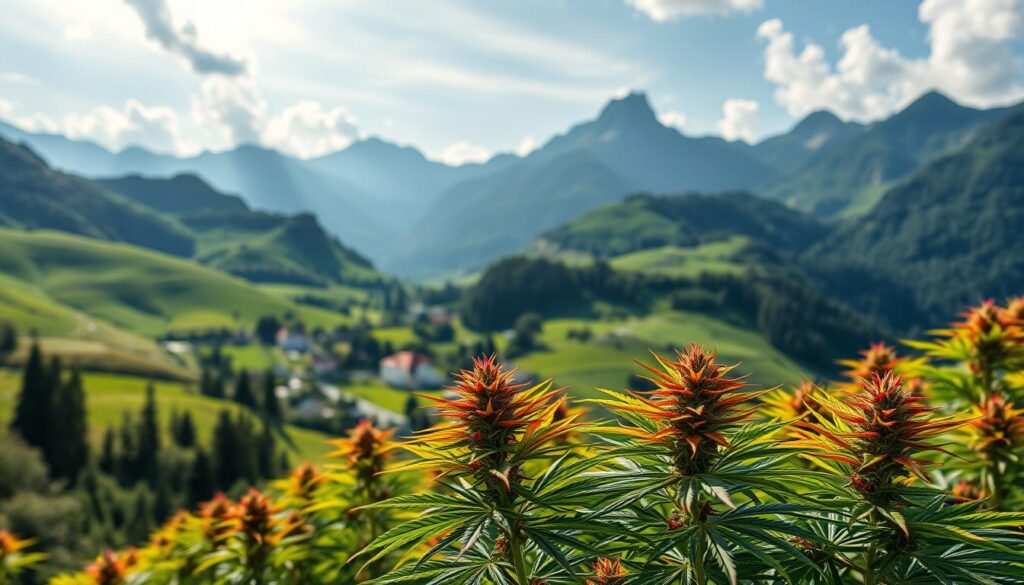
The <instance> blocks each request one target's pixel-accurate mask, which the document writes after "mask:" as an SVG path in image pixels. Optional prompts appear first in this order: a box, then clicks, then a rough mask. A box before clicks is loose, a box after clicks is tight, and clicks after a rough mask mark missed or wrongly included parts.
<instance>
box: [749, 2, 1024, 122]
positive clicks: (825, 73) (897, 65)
mask: <svg viewBox="0 0 1024 585" xmlns="http://www.w3.org/2000/svg"><path fill="white" fill-rule="evenodd" d="M918 15H919V17H920V19H921V20H922V22H925V23H927V24H928V25H929V42H930V49H931V50H930V53H929V55H928V57H927V58H922V59H909V58H907V57H905V56H903V55H902V54H900V52H899V51H897V50H895V49H893V48H889V47H885V46H883V45H882V44H880V43H879V42H878V41H877V40H876V39H875V38H874V37H873V36H872V34H871V30H870V28H869V27H868V26H867V25H861V26H858V27H854V28H851V29H849V30H847V31H846V32H844V33H843V35H842V36H841V37H840V41H839V45H840V47H841V49H842V56H841V57H840V58H839V60H838V61H837V62H836V64H835V67H833V66H832V65H831V64H829V62H828V61H827V60H826V59H825V52H824V50H823V49H822V48H821V46H819V45H817V44H815V43H806V44H805V45H804V47H803V48H802V49H801V50H800V51H799V52H798V51H797V47H796V43H795V41H794V38H793V34H792V33H790V32H787V31H786V30H785V29H784V27H783V24H782V21H781V20H779V19H772V20H769V21H766V22H764V23H763V24H761V26H760V27H759V28H758V31H757V36H758V37H760V38H763V39H766V40H767V41H768V45H767V47H766V48H765V78H766V79H767V80H768V81H771V82H772V83H774V84H776V85H777V86H778V87H777V89H776V91H775V99H776V101H778V102H779V103H780V104H781V105H783V106H785V107H786V109H787V110H788V111H789V113H790V114H791V115H793V116H802V115H804V114H807V113H809V112H811V111H814V110H820V109H828V110H832V111H833V112H835V113H836V114H838V115H839V116H841V117H844V118H847V119H853V120H859V121H870V120H874V119H878V118H881V117H884V116H886V115H888V114H890V113H892V112H893V111H894V110H897V109H899V108H901V107H903V106H905V105H906V104H907V103H909V102H910V101H912V100H913V99H915V98H916V97H918V96H920V95H921V94H922V93H924V92H925V91H928V90H929V89H939V90H940V91H943V92H944V93H946V94H948V95H950V96H951V97H953V98H954V99H956V100H958V101H962V102H965V103H968V104H971V105H975V106H980V107H987V106H992V105H997V104H1005V103H1009V102H1012V101H1016V100H1019V99H1021V98H1022V97H1024V59H1022V58H1021V57H1019V56H1018V55H1016V54H1015V53H1014V51H1013V46H1012V45H1013V43H1014V42H1016V41H1018V40H1020V39H1024V0H974V1H972V2H963V1H960V0H924V2H922V3H921V5H920V8H919V10H918Z"/></svg>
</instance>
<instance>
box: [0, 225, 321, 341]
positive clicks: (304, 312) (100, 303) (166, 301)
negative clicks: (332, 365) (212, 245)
mask: <svg viewBox="0 0 1024 585" xmlns="http://www.w3.org/2000/svg"><path fill="white" fill-rule="evenodd" d="M0 249H2V250H3V251H4V253H3V254H0V274H4V275H7V276H8V277H10V278H14V279H17V280H18V281H21V282H23V283H25V285H27V286H31V287H35V288H37V289H39V290H40V291H43V292H44V293H45V294H46V295H47V296H48V297H49V298H51V299H53V300H55V301H57V302H58V303H61V304H63V305H66V306H69V307H72V308H74V309H76V310H78V311H81V312H83V313H85V314H87V315H89V316H90V317H95V318H98V319H102V320H104V321H107V322H110V323H112V324H114V325H116V326H118V327H121V328H123V329H126V330H128V331H132V332H134V333H138V334H141V335H144V336H147V337H153V336H160V335H164V334H166V333H168V332H171V331H179V332H180V331H188V330H193V329H196V330H209V329H216V328H220V327H235V326H239V325H241V326H245V327H248V326H251V325H252V323H254V322H255V320H256V319H258V318H259V317H261V316H263V315H278V316H283V315H284V314H286V313H293V314H296V315H298V316H299V317H300V318H303V317H304V316H305V317H310V316H311V315H312V313H310V312H309V311H311V310H310V309H307V308H305V307H298V306H296V305H293V304H291V303H289V302H286V301H283V300H280V299H278V298H275V297H273V296H270V295H269V294H267V293H264V292H263V291H261V290H259V289H258V288H256V287H255V286H254V285H252V284H249V283H247V282H245V281H243V280H241V279H238V278H234V277H231V276H228V275H226V274H224V273H221V272H218V271H216V270H213V269H211V268H206V267H203V266H200V265H198V264H195V263H194V262H191V261H188V260H182V259H180V258H174V257H172V256H167V255H164V254H159V253H156V252H150V251H148V250H144V249H142V248H138V247H134V246H129V245H124V244H116V243H109V242H102V241H99V240H93V239H89V238H82V237H79V236H75V235H71V234H65V233H58V232H45V231H39V232H22V231H13V230H6V229H0ZM336 317H337V320H339V321H340V320H341V317H340V316H336ZM315 318H317V319H320V320H321V322H323V323H325V326H326V325H328V324H330V321H331V320H330V315H329V314H326V313H321V312H316V316H315Z"/></svg>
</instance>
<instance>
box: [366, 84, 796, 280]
mask: <svg viewBox="0 0 1024 585" xmlns="http://www.w3.org/2000/svg"><path fill="white" fill-rule="evenodd" d="M748 150H749V147H746V146H745V145H743V146H741V145H738V144H734V143H729V142H726V141H724V140H721V139H718V138H692V137H688V136H684V135H682V134H680V133H679V132H677V131H676V130H674V129H671V128H667V127H665V126H663V125H662V124H661V123H660V122H659V121H658V119H657V117H656V116H655V114H654V112H653V110H652V109H651V107H650V104H649V103H648V101H647V98H646V96H645V95H643V94H639V93H634V94H630V95H629V96H626V97H624V98H622V99H618V100H614V101H612V102H610V103H609V104H608V105H607V106H606V107H605V108H604V110H603V111H602V112H601V114H600V116H598V118H597V119H595V120H593V121H590V122H586V123H583V124H579V125H577V126H575V127H573V128H572V129H570V130H569V132H567V133H566V134H564V135H561V136H557V137H555V138H553V139H552V140H551V141H549V142H548V143H547V144H545V145H544V146H543V147H542V148H540V149H538V150H536V151H534V152H533V153H531V154H530V155H529V156H527V157H525V158H523V159H520V160H516V161H510V162H509V163H507V164H506V165H505V167H504V169H501V170H494V171H491V172H489V173H487V174H483V175H481V176H479V177H476V178H472V179H468V180H465V181H463V182H461V183H458V184H456V185H454V186H453V187H451V188H450V189H449V190H447V191H446V192H444V193H442V194H441V195H439V196H438V197H437V198H436V200H435V201H434V203H433V204H432V205H431V206H430V207H429V208H428V209H427V210H426V212H425V213H424V214H423V216H422V218H421V219H420V220H419V221H418V222H417V223H416V224H415V225H414V227H413V228H412V229H411V230H410V232H409V233H408V234H407V235H406V237H405V238H403V239H400V240H398V241H397V243H396V244H395V245H394V247H392V248H391V253H390V254H389V255H388V256H387V257H385V259H384V260H383V262H382V265H383V267H384V268H386V269H388V270H389V271H392V272H395V273H398V274H402V275H406V276H414V277H425V276H430V275H437V274H440V273H444V272H451V271H459V270H466V269H472V268H476V267H480V266H482V265H483V264H485V263H486V262H487V261H489V260H492V259H494V258H497V257H500V256H502V255H504V254H508V253H510V252H513V251H515V250H517V249H519V248H521V247H522V246H523V245H524V244H526V243H527V242H529V241H530V240H531V239H532V238H533V237H535V236H536V235H538V234H540V233H541V232H543V231H544V230H546V229H548V228H551V227H554V226H556V225H559V224H561V223H563V222H565V221H568V220H570V219H572V218H573V217H575V216H577V215H579V214H580V213H582V212H585V211H588V210H590V209H593V208H595V207H597V206H599V205H602V204H605V203H609V202H612V201H616V200H619V199H621V198H623V197H625V196H627V195H630V194H633V193H638V192H679V191H687V190H713V191H719V190H724V189H740V188H752V187H755V186H758V185H763V184H767V183H769V182H771V181H773V180H776V179H777V178H778V175H777V174H776V173H775V172H774V171H773V170H772V169H770V168H769V167H768V166H767V165H766V164H764V163H762V162H761V161H760V160H758V159H757V158H756V157H755V156H754V155H753V154H752V153H750V152H749V151H748Z"/></svg>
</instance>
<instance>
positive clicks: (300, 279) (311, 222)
mask: <svg viewBox="0 0 1024 585" xmlns="http://www.w3.org/2000/svg"><path fill="white" fill-rule="evenodd" d="M0 226H7V227H16V228H22V229H25V228H28V229H52V230H59V231H64V232H70V233H74V234H79V235H83V236H88V237H91V238H95V239H99V240H108V241H112V242H124V243H128V244H133V245H136V246H139V247H142V248H149V249H151V250H156V251H159V252H164V253H167V254H172V255H176V256H182V257H186V258H194V259H196V260H198V261H199V262H201V263H203V264H207V265H209V266H212V267H214V268H217V269H220V270H222V271H224V272H227V273H230V274H234V275H236V276H241V277H243V278H245V279H247V280H250V281H252V282H270V283H291V284H304V285H313V286H326V285H329V284H334V283H339V284H340V283H344V284H354V285H367V284H371V285H372V284H377V283H380V282H384V281H385V280H387V279H386V278H385V277H383V276H382V275H381V274H380V273H378V272H376V270H374V269H373V267H372V265H371V264H370V262H369V261H368V260H367V259H365V258H364V257H362V256H361V255H360V254H358V253H357V252H355V251H354V250H352V249H351V248H348V247H347V246H345V245H343V244H342V243H341V242H340V241H339V240H338V238H336V237H335V236H333V235H332V234H330V233H329V232H327V231H326V230H325V229H324V228H323V227H321V225H320V224H319V222H318V221H317V219H316V217H315V216H313V215H312V214H310V213H305V212H303V213H299V214H296V215H286V214H280V213H269V212H260V211H252V210H250V209H249V207H248V206H247V204H246V203H245V202H244V201H243V200H242V199H241V198H239V197H237V196H234V195H225V194H223V193H220V192H219V191H217V190H215V189H214V188H213V187H211V186H210V185H209V184H207V183H206V182H205V181H203V180H202V179H201V178H199V177H197V176H195V175H175V176H173V177H171V178H169V179H163V178H148V177H142V176H139V175H129V176H126V177H121V178H117V179H100V180H95V181H90V180H87V179H83V178H80V177H76V176H73V175H70V174H67V173H62V172H60V171H55V170H53V169H51V168H50V167H49V166H48V165H47V164H46V162H45V161H43V160H42V159H40V158H39V157H38V156H36V155H35V153H33V152H32V151H31V150H30V149H29V148H27V147H25V146H19V145H15V144H11V143H10V142H7V141H5V140H2V139H0Z"/></svg>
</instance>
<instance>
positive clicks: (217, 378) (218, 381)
mask: <svg viewBox="0 0 1024 585" xmlns="http://www.w3.org/2000/svg"><path fill="white" fill-rule="evenodd" d="M209 396H210V398H218V399H220V400H223V399H224V398H226V397H227V394H225V392H224V374H223V373H222V372H217V373H215V374H212V375H211V376H210V393H209Z"/></svg>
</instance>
